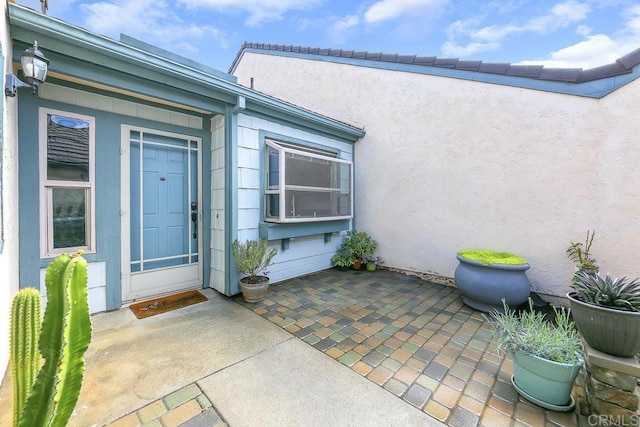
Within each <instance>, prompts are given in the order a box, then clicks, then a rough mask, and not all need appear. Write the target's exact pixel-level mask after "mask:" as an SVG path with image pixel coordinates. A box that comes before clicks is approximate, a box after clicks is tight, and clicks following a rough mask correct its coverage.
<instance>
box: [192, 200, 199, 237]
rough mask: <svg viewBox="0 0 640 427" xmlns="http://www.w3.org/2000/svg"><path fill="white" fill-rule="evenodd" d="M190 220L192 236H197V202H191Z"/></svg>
mask: <svg viewBox="0 0 640 427" xmlns="http://www.w3.org/2000/svg"><path fill="white" fill-rule="evenodd" d="M191 222H192V223H193V238H194V239H197V238H198V202H191Z"/></svg>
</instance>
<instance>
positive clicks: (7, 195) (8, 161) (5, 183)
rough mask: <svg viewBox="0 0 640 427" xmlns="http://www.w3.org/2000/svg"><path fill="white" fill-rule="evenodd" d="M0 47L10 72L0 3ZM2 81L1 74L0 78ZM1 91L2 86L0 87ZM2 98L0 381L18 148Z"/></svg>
mask: <svg viewBox="0 0 640 427" xmlns="http://www.w3.org/2000/svg"><path fill="white" fill-rule="evenodd" d="M1 7H2V20H1V21H0V22H1V23H0V44H1V45H2V56H3V57H4V69H5V70H6V71H10V70H11V61H10V58H11V56H12V51H11V43H10V40H9V31H8V22H7V3H6V2H2V6H1ZM2 76H3V77H4V73H3V74H2ZM2 86H3V87H4V83H3V85H2ZM2 96H3V101H4V102H3V103H2V106H3V108H2V145H3V148H2V203H3V209H4V211H3V212H1V215H2V217H3V219H4V236H3V237H1V238H2V239H4V250H3V251H2V253H0V379H2V378H3V377H4V374H5V372H6V368H7V364H8V363H9V313H10V307H11V299H12V297H13V295H14V294H15V293H16V292H17V291H18V216H17V215H16V212H18V145H17V140H18V139H17V135H18V132H17V127H18V125H17V111H16V110H17V103H16V100H15V98H9V97H5V96H4V94H2Z"/></svg>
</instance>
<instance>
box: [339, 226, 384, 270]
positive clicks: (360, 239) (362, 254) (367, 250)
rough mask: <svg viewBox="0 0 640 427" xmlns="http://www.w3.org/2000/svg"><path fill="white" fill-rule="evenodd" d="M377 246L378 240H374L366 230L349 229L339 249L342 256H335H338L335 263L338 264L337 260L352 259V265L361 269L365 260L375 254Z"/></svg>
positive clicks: (356, 268) (355, 268)
mask: <svg viewBox="0 0 640 427" xmlns="http://www.w3.org/2000/svg"><path fill="white" fill-rule="evenodd" d="M377 247H378V242H376V241H375V240H373V238H372V237H371V236H369V235H368V234H367V233H366V232H364V231H356V230H349V231H347V235H346V236H345V238H344V240H343V242H342V245H341V246H340V249H339V250H338V254H337V255H340V257H338V258H336V257H335V256H334V258H336V259H335V260H334V265H337V264H335V261H342V260H344V259H348V260H350V261H352V263H351V267H352V268H353V269H354V270H360V268H362V263H363V262H364V260H365V259H366V258H367V257H370V256H371V255H373V252H375V250H376V248H377ZM332 260H333V259H332Z"/></svg>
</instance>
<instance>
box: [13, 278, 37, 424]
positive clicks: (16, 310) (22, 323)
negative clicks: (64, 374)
mask: <svg viewBox="0 0 640 427" xmlns="http://www.w3.org/2000/svg"><path fill="white" fill-rule="evenodd" d="M40 316H41V312H40V292H38V291H37V290H36V289H34V288H25V289H22V290H20V291H19V292H18V293H17V294H16V296H15V297H14V298H13V303H12V305H11V344H10V347H11V353H10V354H11V357H10V358H11V376H12V379H13V384H14V385H13V425H14V427H15V426H17V425H18V420H19V419H20V418H19V417H20V414H21V413H22V409H23V408H24V405H25V402H26V401H27V397H28V396H29V392H30V391H31V387H32V386H33V383H34V382H35V380H36V375H37V374H38V370H39V369H40V360H41V358H40V353H39V352H38V349H37V344H38V337H39V336H40V326H41V323H40V322H41V318H40Z"/></svg>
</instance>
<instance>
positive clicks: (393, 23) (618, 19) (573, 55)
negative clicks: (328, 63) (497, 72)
mask: <svg viewBox="0 0 640 427" xmlns="http://www.w3.org/2000/svg"><path fill="white" fill-rule="evenodd" d="M17 2H18V3H19V4H22V5H24V6H28V7H32V8H34V9H37V10H40V2H39V0H17ZM48 2H49V10H48V15H50V16H52V17H55V18H59V19H61V20H63V21H66V22H68V23H71V24H73V25H76V26H79V27H82V28H86V29H88V30H91V31H93V32H95V33H98V34H102V35H104V36H107V37H110V38H113V39H116V40H117V39H119V38H120V34H126V35H128V36H131V37H134V38H136V39H139V40H142V41H144V42H147V43H150V44H152V45H155V46H158V47H160V48H163V49H165V50H168V51H170V52H173V53H176V54H179V55H181V56H185V57H187V58H190V59H193V60H196V61H198V62H201V63H203V64H205V65H208V66H210V67H213V68H216V69H218V70H220V71H224V72H227V71H228V69H229V67H230V66H231V64H232V62H233V60H234V58H235V57H236V54H237V53H238V51H239V50H240V48H241V46H242V43H244V42H245V41H248V42H255V43H274V44H284V45H294V46H296V45H299V46H311V47H320V48H335V49H346V50H356V51H370V52H383V53H399V54H407V55H410V54H415V55H421V56H438V57H442V58H460V59H472V60H482V61H484V62H510V63H516V64H541V65H544V66H545V67H576V68H585V69H586V68H592V67H596V66H599V65H604V64H608V63H611V62H614V61H615V60H616V59H618V58H620V57H621V56H623V55H626V54H628V53H630V52H632V51H633V50H635V49H637V48H640V1H632V0H564V1H563V0H559V1H548V0H364V1H358V0H174V1H167V0H48ZM41 48H42V49H43V51H44V52H45V55H46V46H41Z"/></svg>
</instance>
